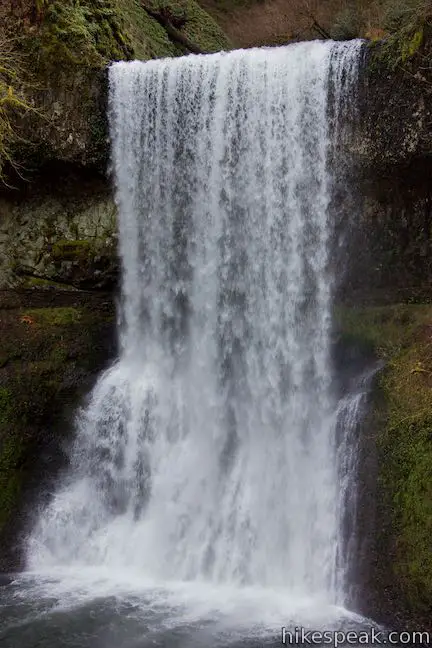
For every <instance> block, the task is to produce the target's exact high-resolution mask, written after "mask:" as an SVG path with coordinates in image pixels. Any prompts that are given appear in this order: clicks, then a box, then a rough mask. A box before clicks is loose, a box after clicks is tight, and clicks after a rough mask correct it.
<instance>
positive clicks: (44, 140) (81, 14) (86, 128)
mask: <svg viewBox="0 0 432 648" xmlns="http://www.w3.org/2000/svg"><path fill="white" fill-rule="evenodd" d="M6 4H12V0H9V3H6ZM165 5H167V6H168V7H169V9H170V11H172V12H173V13H175V12H176V10H181V11H184V12H185V16H186V22H185V25H184V26H183V27H182V28H181V29H182V31H183V32H184V34H185V35H186V36H187V37H188V38H189V39H191V40H193V41H194V42H195V43H196V44H197V45H198V46H199V47H200V48H201V49H202V50H203V51H206V52H215V51H219V50H223V49H228V48H229V47H230V44H229V42H228V40H227V38H226V36H225V35H224V33H223V32H222V30H221V29H220V27H219V26H218V25H217V23H216V22H215V21H214V20H213V18H212V17H211V16H210V15H209V14H208V13H207V12H206V11H205V10H204V9H202V8H201V7H200V6H199V4H198V3H197V2H195V0H184V1H183V0H178V1H176V0H170V1H169V2H168V3H164V6H165ZM2 11H3V12H5V9H1V8H0V20H1V19H2V17H3V16H2ZM11 12H12V8H11ZM8 15H9V14H8V13H7V12H6V13H5V14H4V17H6V18H7V16H8ZM11 15H12V16H13V19H9V21H7V20H5V23H7V24H6V27H7V29H6V28H5V30H6V32H7V36H6V37H7V38H9V39H10V42H13V43H14V44H15V43H16V46H15V45H14V47H16V51H17V55H18V54H19V57H20V60H21V61H22V66H23V75H21V76H22V77H23V79H25V81H26V97H27V100H28V105H29V107H30V108H32V109H31V110H27V111H23V114H21V115H20V119H19V120H17V129H18V131H19V132H18V133H17V135H18V137H17V138H15V139H16V142H15V144H14V151H13V156H14V159H16V162H17V163H19V164H21V163H22V164H23V166H24V167H25V168H26V169H27V168H34V167H41V166H42V165H43V164H44V163H46V162H47V160H62V161H68V162H74V163H79V164H84V165H86V166H96V167H97V168H98V169H100V170H101V171H105V170H106V167H107V164H108V140H107V123H106V108H107V85H108V84H107V73H106V66H107V65H108V64H109V63H110V62H112V61H118V60H132V59H141V60H148V59H152V58H161V57H169V56H178V55H184V54H187V53H188V52H187V51H185V49H184V48H183V47H181V46H179V45H178V44H176V43H174V42H172V40H170V39H169V37H168V35H167V33H166V31H165V29H164V28H163V27H162V26H161V25H160V24H159V23H158V22H157V21H156V20H155V19H154V18H152V17H151V16H149V14H148V13H147V12H146V11H145V10H144V8H143V7H142V4H141V2H140V0H47V1H46V2H43V3H41V4H40V5H39V7H38V9H37V11H36V12H35V10H34V5H33V3H32V2H30V0H23V3H22V9H21V10H20V11H17V12H15V14H13V13H11ZM0 31H1V29H0Z"/></svg>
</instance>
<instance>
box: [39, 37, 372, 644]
mask: <svg viewBox="0 0 432 648" xmlns="http://www.w3.org/2000/svg"><path fill="white" fill-rule="evenodd" d="M360 49H361V45H360V44H359V43H358V42H352V43H339V44H336V43H331V42H313V43H302V44H297V45H292V46H289V47H280V48H269V49H255V50H244V51H233V52H230V53H221V54H214V55H211V56H189V57H184V58H179V59H166V60H155V61H150V62H147V63H141V62H132V63H118V64H115V65H114V66H112V67H111V69H110V102H109V103H110V129H111V139H112V159H113V171H114V176H115V181H116V190H117V194H116V195H117V204H118V208H119V227H120V256H121V261H122V278H123V279H122V306H121V322H120V341H121V352H120V357H119V359H118V361H117V362H116V363H115V365H114V366H112V367H111V368H110V369H109V370H108V371H106V372H105V373H104V374H103V375H102V376H101V377H100V379H99V381H98V383H97V385H96V387H95V389H94V391H93V393H92V394H91V397H90V400H89V403H88V405H87V406H86V407H85V409H83V410H82V411H81V412H80V414H79V416H78V420H77V436H76V441H75V444H74V447H73V449H72V453H71V467H70V470H69V472H68V474H67V475H66V476H64V477H63V478H62V480H61V483H60V484H59V486H58V488H57V490H56V492H55V493H54V495H53V498H52V500H51V502H50V503H49V504H48V506H47V507H46V508H45V509H44V510H43V511H42V512H41V514H40V517H39V520H38V523H37V524H36V527H35V529H34V531H33V533H32V536H31V538H30V540H29V547H28V567H29V570H30V572H31V574H29V575H28V576H27V578H28V579H29V581H28V584H27V586H28V588H29V589H30V590H31V591H33V592H34V593H35V592H39V593H40V596H41V597H42V599H44V600H45V598H46V597H49V596H52V597H53V598H54V599H55V600H56V601H59V600H61V601H62V605H66V606H67V605H69V604H70V605H72V602H71V601H74V603H73V605H78V603H77V601H80V600H81V601H87V602H88V601H89V600H98V601H99V600H101V597H103V596H107V597H108V592H110V595H111V594H113V593H115V596H116V597H117V599H119V597H120V600H121V601H122V603H121V604H122V605H126V602H128V605H129V604H130V605H132V606H137V607H136V608H135V607H134V608H133V609H134V610H135V611H136V609H140V610H141V611H143V610H144V611H145V612H143V615H144V617H143V618H145V627H146V631H144V630H142V633H141V634H139V637H140V640H139V641H138V640H137V642H136V643H130V644H129V643H122V639H119V640H117V644H116V645H117V646H120V645H121V646H123V645H128V646H129V645H131V646H132V645H133V646H144V645H166V646H175V645H182V646H183V645H184V646H195V645H196V646H198V645H200V646H201V645H203V646H204V645H206V646H213V645H227V644H228V643H230V641H234V639H233V637H237V639H236V640H238V639H239V637H243V638H244V637H249V638H248V639H247V641H248V643H247V645H248V646H252V645H255V644H253V643H252V634H249V635H248V634H247V632H249V633H251V632H252V630H251V628H252V626H253V627H254V628H255V629H254V630H253V632H258V630H257V628H258V626H259V627H260V628H261V630H260V632H258V635H259V636H261V639H262V637H263V636H267V635H269V633H270V634H271V633H273V634H274V633H275V632H276V631H277V628H278V627H279V626H281V625H284V624H286V623H303V625H305V624H306V625H309V626H312V627H316V626H317V625H318V627H319V624H321V626H322V625H324V626H325V625H326V624H327V625H333V626H334V627H337V626H338V625H340V624H341V623H342V621H341V619H345V621H344V623H346V622H347V621H346V620H347V619H351V621H352V617H349V615H348V613H347V612H345V611H344V610H343V607H342V606H343V604H344V600H345V593H346V573H347V555H348V553H349V552H347V551H346V550H345V546H346V542H344V540H343V537H344V533H343V528H342V527H343V524H342V520H343V517H344V506H346V502H347V487H346V485H347V484H349V483H351V482H350V479H351V478H352V475H353V472H355V461H353V460H352V455H351V454H350V447H349V446H350V442H351V441H350V434H351V432H352V429H353V426H355V424H356V421H355V416H354V414H355V403H356V402H357V401H356V399H357V398H358V396H357V394H353V396H352V397H351V399H350V398H349V397H348V398H346V399H345V400H344V401H343V402H342V401H341V402H339V401H338V398H337V394H336V393H335V389H334V376H333V372H332V362H331V348H330V345H331V332H332V317H331V313H332V294H333V285H334V277H333V271H332V242H333V239H334V236H333V223H334V214H333V213H332V209H331V204H332V191H333V186H334V177H335V174H336V173H337V169H335V168H334V160H335V159H336V158H335V156H334V155H332V150H334V149H335V147H336V148H337V144H338V140H337V138H338V132H339V128H338V125H339V124H340V121H341V119H343V116H344V113H345V107H346V104H347V100H346V99H347V97H349V93H350V91H351V89H352V88H353V86H354V85H355V82H356V71H357V64H358V60H359V55H360ZM337 157H338V158H339V159H340V152H339V155H338V156H337ZM332 160H333V162H332ZM353 408H354V409H353ZM350 416H351V418H350ZM353 417H354V418H353ZM351 419H353V420H351ZM38 574H39V576H38ZM32 579H33V580H32ZM109 582H110V583H111V584H112V586H111V589H110V586H108V585H107V583H109ZM138 583H139V585H138ZM32 588H33V589H32ZM140 588H141V589H142V592H141V594H140V595H138V594H137V589H138V590H139V589H140ZM71 592H74V593H75V594H72V593H71ZM126 592H129V594H126ZM143 592H145V593H143ZM66 593H67V594H66ZM44 597H45V598H44ZM62 597H63V598H62ZM68 597H69V598H68ZM74 597H75V598H74ZM80 597H81V598H80ZM69 599H70V600H69ZM104 600H105V599H104ZM107 600H108V599H107ZM65 601H66V602H65ZM131 601H132V603H131ZM83 605H84V603H83ZM119 605H120V604H119ZM338 606H340V607H338ZM128 609H129V608H128ZM180 609H181V610H182V612H181V613H180V612H179V610H180ZM125 614H126V613H125ZM128 615H129V616H128ZM126 617H127V618H128V619H130V609H129V612H128V613H127V614H126ZM180 618H181V619H182V621H181V623H180V621H179V619H180ZM228 618H230V619H231V621H230V622H228V621H227V619H228ZM150 619H151V620H150ZM200 619H201V621H200ZM221 619H224V622H223V623H222V621H221ZM233 619H234V620H233ZM245 619H247V622H245ZM215 620H217V621H218V622H221V623H222V627H223V628H224V632H225V634H224V635H223V636H224V637H225V638H224V639H223V640H222V639H221V637H222V635H221V634H219V635H218V637H219V639H217V640H216V638H215V637H216V634H213V635H212V637H213V638H212V639H210V638H209V637H210V634H211V632H210V631H208V627H209V626H208V624H210V625H211V624H212V623H216V621H215ZM351 621H350V622H351ZM176 623H177V624H178V623H180V625H181V624H183V625H182V627H183V628H184V627H186V628H189V627H190V628H192V627H193V628H195V630H194V632H195V634H194V633H193V632H192V630H191V631H190V634H187V632H186V634H187V639H186V640H185V641H184V643H181V641H178V643H176V641H177V639H175V636H174V635H172V634H171V635H169V637H170V638H167V636H168V635H165V634H164V633H165V632H169V630H168V628H169V627H171V626H172V625H173V626H175V627H177V626H176ZM152 624H153V625H152ZM158 624H159V625H158ZM170 624H171V626H170ZM197 624H198V625H199V627H200V628H201V632H204V630H203V628H205V627H207V631H208V632H210V634H206V635H205V639H202V637H201V639H202V643H199V641H198V640H197V639H196V637H197V636H198V635H196V628H197ZM200 624H201V625H200ZM206 624H207V625H206ZM246 625H248V628H249V630H248V631H246V629H245V628H246ZM156 626H157V627H158V628H159V630H155V627H156ZM228 626H229V627H230V631H229V632H228V634H227V627H228ZM160 628H164V630H160ZM233 628H237V629H238V632H239V633H240V634H238V635H236V634H235V631H234V630H233ZM239 628H240V630H239ZM207 631H206V632H207ZM152 632H153V633H156V634H153V635H151V633H152ZM158 632H159V634H157V633H158ZM212 632H213V631H212ZM215 632H216V631H215ZM221 632H222V631H221ZM146 633H147V634H146ZM149 633H150V635H151V636H152V640H151V641H150V640H149V639H148V636H150V635H149ZM160 633H162V634H160ZM245 633H246V634H245ZM260 633H261V634H260ZM222 634H223V633H222ZM156 635H157V637H158V638H157V639H155V637H156ZM228 635H229V636H230V637H231V639H230V640H228V638H227V637H228ZM104 636H105V635H104ZM134 636H135V635H134ZM254 636H255V635H254ZM145 637H147V639H145ZM160 637H162V639H161V638H160ZM173 637H174V638H173ZM193 637H195V639H194V638H193ZM146 640H147V641H148V644H147V643H145V641H146ZM158 641H160V642H161V643H158ZM195 642H196V643H195ZM218 642H219V643H218ZM224 642H226V643H224ZM279 643H280V642H279V641H278V642H277V644H276V645H278V644H279ZM71 645H75V644H71ZM76 645H88V644H87V643H85V642H84V643H80V644H78V643H77V644H76ZM92 645H96V644H95V643H93V644H92ZM97 645H101V646H111V645H113V644H112V643H110V640H108V639H106V641H105V640H104V641H102V642H101V643H98V644H97ZM238 645H240V644H238ZM242 645H243V644H242ZM256 645H258V644H256ZM259 645H262V643H260V644H259ZM266 645H267V644H266Z"/></svg>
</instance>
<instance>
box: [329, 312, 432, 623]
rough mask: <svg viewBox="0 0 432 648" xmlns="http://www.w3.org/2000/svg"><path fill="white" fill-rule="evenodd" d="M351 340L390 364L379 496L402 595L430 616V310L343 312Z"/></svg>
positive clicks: (383, 396)
mask: <svg viewBox="0 0 432 648" xmlns="http://www.w3.org/2000/svg"><path fill="white" fill-rule="evenodd" d="M338 322H339V326H340V328H341V331H342V333H343V335H344V336H346V339H347V340H348V341H350V342H351V343H353V342H354V343H356V344H359V345H366V346H367V347H368V348H369V349H370V350H373V351H374V352H375V354H376V355H377V356H378V357H380V358H382V359H384V360H385V361H386V366H385V369H384V371H383V372H382V373H381V375H380V377H379V381H378V394H377V398H376V404H375V408H376V411H375V420H376V422H377V424H378V426H379V433H378V437H377V446H378V452H379V465H380V483H381V487H382V488H383V491H382V493H381V495H380V496H381V497H382V498H383V500H385V501H386V502H387V507H388V511H389V515H390V516H391V526H392V537H393V539H394V540H395V547H396V548H395V552H396V555H395V560H394V563H393V565H392V568H393V569H394V573H395V578H396V579H397V581H398V583H400V588H401V591H402V594H403V596H404V597H405V599H406V600H407V602H408V603H409V604H410V605H411V606H412V608H413V609H416V610H418V611H426V610H427V608H428V605H429V604H430V601H431V600H432V552H431V538H432V306H431V305H430V304H427V305H426V304H424V305H420V304H404V305H397V306H390V307H380V308H354V309H340V310H339V312H338Z"/></svg>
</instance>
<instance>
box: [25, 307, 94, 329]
mask: <svg viewBox="0 0 432 648" xmlns="http://www.w3.org/2000/svg"><path fill="white" fill-rule="evenodd" d="M81 316H82V315H81V312H80V310H79V309H77V308H72V307H63V308H34V309H30V310H27V311H23V313H22V317H29V318H30V319H31V320H32V323H30V324H29V326H32V325H33V324H35V325H36V326H42V327H46V326H55V327H57V326H65V325H68V324H76V323H77V322H79V321H80V319H81Z"/></svg>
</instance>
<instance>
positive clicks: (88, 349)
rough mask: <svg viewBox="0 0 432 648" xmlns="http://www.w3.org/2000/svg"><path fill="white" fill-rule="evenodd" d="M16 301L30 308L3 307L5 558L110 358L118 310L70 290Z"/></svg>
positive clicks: (1, 531) (0, 517)
mask: <svg viewBox="0 0 432 648" xmlns="http://www.w3.org/2000/svg"><path fill="white" fill-rule="evenodd" d="M44 300H45V301H46V302H47V303H52V302H53V300H54V301H56V300H57V302H58V305H56V304H54V305H50V306H45V305H43V306H41V303H42V304H43V302H44ZM21 302H28V303H29V305H30V307H29V308H24V307H23V305H22V304H21V305H19V306H18V307H13V308H10V307H7V308H5V309H3V310H2V309H1V307H0V334H1V336H2V354H3V358H4V362H3V365H2V367H1V368H0V548H1V550H2V552H3V553H4V555H7V554H8V552H9V550H10V548H11V546H13V543H12V541H11V537H12V536H14V534H15V533H17V532H18V531H19V528H21V525H22V522H23V519H22V514H23V510H24V509H23V505H24V503H25V502H26V501H27V498H28V497H29V496H32V491H33V489H37V488H38V487H39V486H40V484H42V483H43V482H44V481H46V480H47V479H51V478H53V477H54V476H55V470H56V466H57V468H58V466H59V465H60V463H61V461H62V456H63V455H62V452H63V447H64V443H65V441H66V440H67V438H68V435H69V433H70V431H71V429H72V418H73V412H74V411H75V408H76V407H77V405H78V403H79V402H80V400H81V399H82V398H83V397H84V396H85V395H86V393H87V392H88V390H89V389H90V388H91V385H92V383H93V381H94V380H95V377H96V375H97V374H98V373H99V371H100V370H101V368H102V367H103V366H104V365H105V364H106V362H107V360H109V358H110V357H112V355H113V354H114V352H115V348H114V340H115V337H114V330H115V312H114V307H113V304H112V301H111V299H110V298H107V297H106V296H103V295H100V296H94V295H79V294H74V293H68V292H64V293H58V294H57V295H56V296H55V298H53V297H52V296H50V295H48V296H46V297H45V296H44V294H43V293H40V292H38V293H37V294H35V293H33V292H31V291H30V292H28V293H23V298H22V299H21ZM47 449H48V450H47ZM46 452H48V455H49V458H48V459H46V458H44V453H46ZM47 462H48V463H47ZM33 495H34V493H33ZM7 567H8V568H9V565H7ZM12 567H13V565H12V566H11V567H10V568H12ZM1 568H2V563H1V561H0V569H1Z"/></svg>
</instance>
